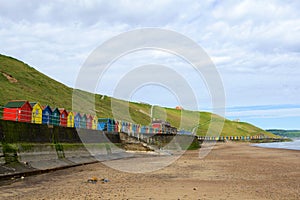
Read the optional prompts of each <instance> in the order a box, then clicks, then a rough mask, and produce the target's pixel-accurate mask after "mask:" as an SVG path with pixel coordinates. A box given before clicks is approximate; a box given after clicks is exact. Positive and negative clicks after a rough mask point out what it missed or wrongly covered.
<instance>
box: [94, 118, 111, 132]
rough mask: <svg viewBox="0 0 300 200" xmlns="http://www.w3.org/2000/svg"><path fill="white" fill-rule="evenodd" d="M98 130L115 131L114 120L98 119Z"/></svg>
mask: <svg viewBox="0 0 300 200" xmlns="http://www.w3.org/2000/svg"><path fill="white" fill-rule="evenodd" d="M98 130H101V131H108V132H113V131H114V130H115V120H113V119H110V118H98Z"/></svg>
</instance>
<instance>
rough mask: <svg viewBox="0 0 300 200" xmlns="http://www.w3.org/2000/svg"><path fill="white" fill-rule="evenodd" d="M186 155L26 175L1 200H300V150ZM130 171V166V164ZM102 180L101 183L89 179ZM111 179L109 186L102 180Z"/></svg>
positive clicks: (245, 147) (231, 149)
mask: <svg viewBox="0 0 300 200" xmlns="http://www.w3.org/2000/svg"><path fill="white" fill-rule="evenodd" d="M198 155H199V151H196V150H194V151H187V152H186V153H185V154H184V155H183V156H181V157H180V158H179V159H178V160H177V161H175V162H173V163H172V164H171V165H169V166H168V167H165V168H162V169H160V170H157V171H154V172H148V173H127V172H122V171H119V170H116V169H113V168H110V167H108V166H107V165H109V166H114V168H118V167H120V166H126V164H127V163H131V165H132V163H137V164H136V165H135V166H133V167H137V168H140V167H146V166H147V162H157V163H159V162H160V161H161V160H162V159H165V157H159V156H156V157H149V156H147V157H146V158H143V157H138V158H128V159H122V160H114V161H107V162H105V163H96V164H89V165H84V166H79V167H74V168H69V169H64V170H59V171H55V172H51V173H47V174H42V175H35V176H31V177H25V178H24V179H22V180H16V181H14V182H12V183H11V184H9V185H4V186H3V185H2V186H1V187H0V199H280V200H282V199H289V200H291V199H300V151H293V150H283V149H265V148H259V147H252V146H249V144H245V143H226V144H217V145H216V146H215V147H214V149H213V150H212V151H211V152H210V153H209V154H208V156H206V157H205V158H204V159H199V157H198ZM126 167H130V166H126ZM91 177H97V178H98V182H96V183H89V182H88V181H87V180H88V179H89V178H91ZM103 178H106V179H107V180H108V182H105V183H104V182H102V181H101V179H103Z"/></svg>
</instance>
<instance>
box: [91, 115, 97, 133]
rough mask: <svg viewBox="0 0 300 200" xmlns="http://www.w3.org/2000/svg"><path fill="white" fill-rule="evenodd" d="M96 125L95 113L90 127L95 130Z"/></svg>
mask: <svg viewBox="0 0 300 200" xmlns="http://www.w3.org/2000/svg"><path fill="white" fill-rule="evenodd" d="M97 125H98V117H97V116H96V115H95V116H94V117H93V120H92V129H94V130H96V129H97Z"/></svg>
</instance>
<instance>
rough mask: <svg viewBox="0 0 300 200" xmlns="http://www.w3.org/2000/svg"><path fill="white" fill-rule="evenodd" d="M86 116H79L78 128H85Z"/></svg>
mask: <svg viewBox="0 0 300 200" xmlns="http://www.w3.org/2000/svg"><path fill="white" fill-rule="evenodd" d="M86 120H87V117H86V114H82V115H81V121H80V128H86Z"/></svg>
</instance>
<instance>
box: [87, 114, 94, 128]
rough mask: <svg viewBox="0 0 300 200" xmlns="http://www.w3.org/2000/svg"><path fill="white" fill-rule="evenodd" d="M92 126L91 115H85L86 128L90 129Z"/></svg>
mask: <svg viewBox="0 0 300 200" xmlns="http://www.w3.org/2000/svg"><path fill="white" fill-rule="evenodd" d="M92 126H93V116H92V115H86V128H87V129H92Z"/></svg>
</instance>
